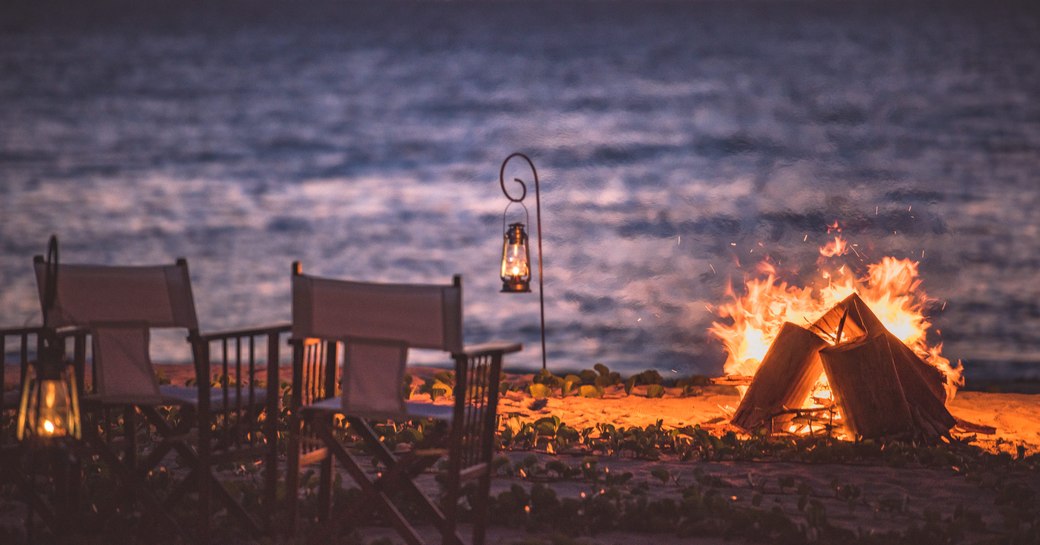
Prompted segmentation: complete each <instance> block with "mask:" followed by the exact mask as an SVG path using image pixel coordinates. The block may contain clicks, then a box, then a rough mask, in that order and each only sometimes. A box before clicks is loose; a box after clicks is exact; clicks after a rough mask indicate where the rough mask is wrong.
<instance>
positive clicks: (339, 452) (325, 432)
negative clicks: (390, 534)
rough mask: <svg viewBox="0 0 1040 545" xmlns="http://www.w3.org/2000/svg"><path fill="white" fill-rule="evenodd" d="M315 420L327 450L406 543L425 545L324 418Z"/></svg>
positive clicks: (318, 432)
mask: <svg viewBox="0 0 1040 545" xmlns="http://www.w3.org/2000/svg"><path fill="white" fill-rule="evenodd" d="M315 422H316V425H315V426H314V429H315V432H316V433H317V435H318V437H320V438H321V440H322V441H323V442H324V443H325V445H326V446H327V447H328V449H329V452H330V453H331V454H332V455H333V456H335V457H336V459H337V460H339V462H340V465H341V466H343V469H345V470H347V472H348V473H350V476H351V478H353V479H354V482H356V483H358V485H359V486H360V487H361V490H362V492H364V493H365V494H366V495H367V496H368V497H370V498H372V499H373V501H374V502H375V507H378V508H379V510H380V511H382V512H383V515H384V516H385V517H386V518H387V519H388V520H389V521H390V523H391V524H393V526H394V529H396V530H397V533H398V535H400V536H401V537H402V538H403V539H404V540H405V542H406V543H408V545H425V542H424V541H423V539H422V538H421V537H420V536H419V533H418V532H417V531H416V530H415V527H413V526H412V524H411V523H410V522H408V519H407V517H405V516H404V514H403V513H401V511H400V510H399V509H398V508H397V507H396V506H395V505H394V504H393V502H391V501H390V498H389V497H388V496H387V495H386V493H384V492H383V491H382V490H380V489H379V488H378V487H376V485H375V484H374V483H373V482H372V480H371V479H369V478H368V475H367V474H365V470H364V469H362V468H361V464H360V463H359V462H358V460H357V459H356V458H354V456H352V455H351V454H350V453H349V452H347V450H346V449H345V448H343V445H341V444H340V443H339V441H337V440H336V438H335V437H334V436H333V435H332V432H331V430H330V429H329V428H328V427H327V426H324V425H322V423H323V422H324V420H323V419H315Z"/></svg>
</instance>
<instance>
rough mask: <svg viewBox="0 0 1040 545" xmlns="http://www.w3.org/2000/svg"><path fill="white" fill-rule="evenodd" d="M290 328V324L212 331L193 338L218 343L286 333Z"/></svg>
mask: <svg viewBox="0 0 1040 545" xmlns="http://www.w3.org/2000/svg"><path fill="white" fill-rule="evenodd" d="M291 328H292V324H287V323H282V324H274V325H269V326H262V327H251V328H245V329H230V330H225V331H214V332H212V333H200V334H198V335H196V336H195V337H194V338H195V339H197V340H200V341H206V342H211V341H219V340H223V339H234V338H236V337H253V336H257V335H272V334H280V333H286V332H288V331H289V329H291Z"/></svg>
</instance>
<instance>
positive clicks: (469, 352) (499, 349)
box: [456, 342, 524, 358]
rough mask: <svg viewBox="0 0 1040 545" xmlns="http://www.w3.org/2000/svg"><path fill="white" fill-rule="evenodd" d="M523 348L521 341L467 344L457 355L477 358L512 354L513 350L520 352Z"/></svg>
mask: <svg viewBox="0 0 1040 545" xmlns="http://www.w3.org/2000/svg"><path fill="white" fill-rule="evenodd" d="M523 349H524V345H522V344H520V343H510V342H489V343H482V344H474V345H472V346H465V347H463V348H462V352H459V353H458V354H456V355H461V356H466V357H467V358H475V357H479V356H490V355H493V354H512V353H513V352H519V351H521V350H523Z"/></svg>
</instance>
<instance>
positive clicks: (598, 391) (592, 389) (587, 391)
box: [578, 384, 603, 397]
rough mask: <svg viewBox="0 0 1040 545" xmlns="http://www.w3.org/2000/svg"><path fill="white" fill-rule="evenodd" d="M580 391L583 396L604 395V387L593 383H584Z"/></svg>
mask: <svg viewBox="0 0 1040 545" xmlns="http://www.w3.org/2000/svg"><path fill="white" fill-rule="evenodd" d="M578 391H579V393H581V397H603V389H602V388H597V387H596V386H593V385H591V384H585V385H583V386H582V387H581V388H580V389H579V390H578Z"/></svg>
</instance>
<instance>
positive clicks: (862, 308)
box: [817, 293, 948, 430]
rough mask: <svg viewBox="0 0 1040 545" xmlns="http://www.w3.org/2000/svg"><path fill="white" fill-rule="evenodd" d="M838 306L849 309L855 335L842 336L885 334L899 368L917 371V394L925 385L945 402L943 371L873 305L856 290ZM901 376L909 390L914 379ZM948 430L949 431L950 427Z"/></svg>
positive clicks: (829, 313) (848, 322) (849, 322)
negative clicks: (924, 357) (908, 342)
mask: <svg viewBox="0 0 1040 545" xmlns="http://www.w3.org/2000/svg"><path fill="white" fill-rule="evenodd" d="M838 308H847V309H849V318H848V319H847V320H846V331H851V332H853V335H852V336H850V335H842V338H846V339H850V340H853V339H854V338H855V337H856V336H857V335H856V334H855V333H854V332H865V335H867V336H870V335H877V334H879V333H884V334H885V335H886V336H887V337H888V340H889V345H890V347H891V348H892V357H893V360H894V361H895V363H896V365H898V368H900V369H901V370H902V366H903V365H906V366H907V367H909V368H911V369H913V371H914V374H916V375H917V377H916V379H913V380H912V381H913V384H914V388H915V392H914V393H916V386H917V385H925V386H926V387H927V388H928V390H929V391H930V392H932V395H933V396H935V398H936V399H938V400H939V405H940V406H941V405H943V404H945V403H946V386H945V382H946V380H945V377H944V375H943V374H942V371H940V370H939V369H936V368H935V367H934V366H932V365H929V364H928V363H927V362H925V360H922V359H920V357H918V356H917V354H916V353H914V352H913V349H912V348H910V347H909V346H907V345H906V344H904V343H903V341H902V340H900V339H899V338H896V337H895V336H894V335H892V334H891V332H889V331H888V330H887V329H886V328H885V326H884V325H883V323H882V322H881V320H880V319H879V318H878V316H877V314H875V313H874V311H872V310H870V307H868V306H867V305H866V302H864V301H863V300H862V299H861V297H860V296H859V294H857V293H853V294H852V295H849V296H848V297H846V299H844V301H842V302H841V303H840V304H839V305H837V306H836V307H835V309H838ZM835 314H836V313H835V311H834V310H832V311H831V312H828V313H827V315H826V316H831V317H832V321H833V315H835ZM821 319H823V318H821ZM817 322H818V320H817ZM850 325H853V329H852V330H850V329H849V328H850ZM900 378H901V380H903V381H904V389H906V388H907V384H906V383H908V382H910V381H911V379H910V378H909V377H906V378H904V375H903V374H900ZM921 403H926V401H921ZM928 403H929V405H934V404H931V403H930V401H928ZM943 411H945V409H943ZM947 414H948V413H947ZM946 430H948V427H947V429H946Z"/></svg>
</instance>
